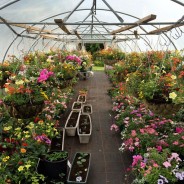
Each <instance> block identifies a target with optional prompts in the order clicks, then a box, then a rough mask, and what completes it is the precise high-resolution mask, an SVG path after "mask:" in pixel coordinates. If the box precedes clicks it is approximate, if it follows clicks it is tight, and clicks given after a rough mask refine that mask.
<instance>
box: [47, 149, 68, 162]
mask: <svg viewBox="0 0 184 184" xmlns="http://www.w3.org/2000/svg"><path fill="white" fill-rule="evenodd" d="M44 156H45V158H46V159H47V160H49V161H58V160H64V159H66V158H67V157H68V152H66V151H53V152H48V153H46V154H45V155H44Z"/></svg>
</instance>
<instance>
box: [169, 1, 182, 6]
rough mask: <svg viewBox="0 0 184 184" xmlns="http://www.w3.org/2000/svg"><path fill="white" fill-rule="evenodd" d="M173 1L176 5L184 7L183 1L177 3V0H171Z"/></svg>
mask: <svg viewBox="0 0 184 184" xmlns="http://www.w3.org/2000/svg"><path fill="white" fill-rule="evenodd" d="M171 1H173V2H174V3H177V4H179V5H181V6H184V3H182V2H181V1H177V0H171Z"/></svg>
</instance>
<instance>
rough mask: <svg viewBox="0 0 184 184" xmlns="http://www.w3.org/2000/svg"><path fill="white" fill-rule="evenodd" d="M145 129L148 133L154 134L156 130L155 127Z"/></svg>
mask: <svg viewBox="0 0 184 184" xmlns="http://www.w3.org/2000/svg"><path fill="white" fill-rule="evenodd" d="M146 131H147V132H148V133H149V134H154V133H155V132H156V131H155V129H153V128H147V129H146Z"/></svg>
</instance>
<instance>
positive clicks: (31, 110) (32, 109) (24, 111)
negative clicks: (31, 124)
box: [6, 102, 44, 119]
mask: <svg viewBox="0 0 184 184" xmlns="http://www.w3.org/2000/svg"><path fill="white" fill-rule="evenodd" d="M6 107H7V110H8V112H9V114H10V116H11V117H14V118H19V119H28V118H32V117H34V116H37V115H38V114H39V113H40V112H41V111H42V109H43V107H44V102H42V103H40V104H31V103H28V104H24V105H13V104H6Z"/></svg>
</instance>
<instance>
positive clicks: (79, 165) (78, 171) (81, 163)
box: [67, 152, 91, 184]
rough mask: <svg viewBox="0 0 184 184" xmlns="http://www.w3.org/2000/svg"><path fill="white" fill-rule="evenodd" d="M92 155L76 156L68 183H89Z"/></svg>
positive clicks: (80, 154) (82, 153) (78, 153)
mask: <svg viewBox="0 0 184 184" xmlns="http://www.w3.org/2000/svg"><path fill="white" fill-rule="evenodd" d="M90 161H91V154H90V153H84V152H77V153H76V154H75V156H74V159H73V162H72V166H71V169H70V171H69V174H68V179H67V183H73V184H74V183H83V184H85V183H87V179H88V174H89V168H90Z"/></svg>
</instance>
